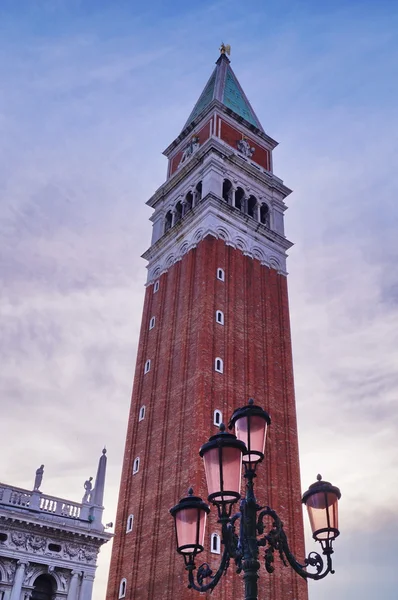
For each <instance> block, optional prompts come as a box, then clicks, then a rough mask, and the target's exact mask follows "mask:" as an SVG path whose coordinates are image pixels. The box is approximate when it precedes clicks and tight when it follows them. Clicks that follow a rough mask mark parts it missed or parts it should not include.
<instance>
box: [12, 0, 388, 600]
mask: <svg viewBox="0 0 398 600" xmlns="http://www.w3.org/2000/svg"><path fill="white" fill-rule="evenodd" d="M169 4H171V3H169ZM397 30H398V6H396V5H395V3H394V2H392V1H389V2H386V1H384V2H383V1H379V2H377V3H374V2H370V1H368V2H366V1H350V2H349V3H348V2H343V1H334V2H329V1H324V2H319V1H318V0H316V1H315V0H314V1H303V2H298V1H294V0H291V1H287V0H286V1H279V2H277V1H276V0H275V1H268V2H264V1H262V2H260V1H254V2H251V3H250V4H249V5H248V4H243V3H242V2H238V1H235V0H231V1H229V2H206V1H204V2H201V3H193V2H174V3H172V6H168V5H167V4H166V3H161V2H152V3H150V4H149V5H148V6H142V5H141V4H138V3H132V2H127V1H126V2H122V1H120V0H118V1H117V2H112V3H110V2H104V1H95V2H94V1H91V2H90V1H86V2H83V1H78V0H58V1H57V0H47V1H45V0H37V1H35V0H31V1H29V2H28V1H23V0H20V1H19V2H18V3H16V2H11V1H4V0H3V1H1V2H0V78H1V81H2V86H1V90H0V133H1V136H0V195H1V202H0V234H1V238H2V242H1V251H0V252H1V254H0V292H1V299H2V300H1V303H0V360H1V364H2V367H3V368H2V375H1V377H0V394H1V398H2V403H3V405H4V406H5V408H6V411H3V420H4V431H6V432H7V433H6V435H5V437H4V441H5V443H4V447H6V448H7V451H4V450H3V452H2V455H1V459H0V461H1V476H0V479H1V480H3V481H7V482H10V483H14V484H15V485H19V486H22V487H24V486H27V487H30V486H31V485H32V481H33V476H34V471H35V469H36V468H37V466H38V465H40V464H41V463H42V462H44V463H45V465H46V470H45V478H44V483H43V490H44V491H45V492H48V493H52V494H55V495H59V496H66V497H68V496H70V497H71V498H75V499H77V500H78V499H80V497H81V496H82V495H83V491H84V490H83V483H84V481H85V479H87V476H88V475H91V474H94V472H95V468H96V461H97V458H98V455H99V453H100V450H101V448H102V445H103V444H104V442H105V443H106V444H107V447H108V455H109V473H108V487H107V496H106V506H107V521H110V520H113V519H114V516H115V506H116V501H117V492H118V485H119V477H120V463H121V456H122V452H123V444H124V433H125V423H126V418H127V412H128V406H129V399H130V393H131V382H132V374H133V368H134V360H135V352H136V345H137V340H138V333H139V326H140V319H141V307H142V299H143V289H144V283H145V276H146V273H145V264H144V261H143V260H142V259H141V258H140V255H141V254H142V252H143V251H144V250H145V249H146V248H147V247H148V245H149V242H150V233H151V232H150V223H149V221H148V219H149V216H150V210H149V209H148V207H146V206H145V201H146V200H147V199H148V198H149V197H150V196H151V195H152V193H153V192H154V191H155V189H156V188H157V187H158V186H159V185H160V184H161V183H162V182H163V180H164V178H165V174H166V161H165V158H164V157H163V156H162V154H161V153H162V151H163V149H164V148H166V147H167V146H168V144H169V143H170V142H171V141H172V140H173V139H174V138H175V137H176V136H177V135H178V134H179V132H180V130H181V127H182V126H183V124H184V122H185V120H186V118H187V116H188V115H189V113H190V111H191V110H192V107H193V105H194V104H195V102H196V100H197V98H198V96H199V95H200V92H201V90H202V87H203V86H204V85H205V83H206V81H207V79H208V77H209V75H210V73H211V71H212V69H213V66H214V62H215V60H216V59H217V57H218V48H219V45H220V42H221V41H222V40H223V41H224V42H225V43H230V44H231V45H232V55H231V59H232V67H233V69H234V71H235V73H236V75H237V76H238V79H239V81H240V83H241V84H242V86H243V88H244V90H245V92H246V94H247V96H248V97H249V99H250V101H251V103H252V105H253V107H254V110H255V111H256V113H257V115H258V117H259V119H260V120H261V122H262V125H263V127H264V129H265V130H266V131H267V133H269V135H271V136H272V137H274V138H275V139H277V140H278V141H279V142H280V146H279V147H278V148H277V149H276V151H275V153H274V166H275V172H276V174H277V175H278V176H279V177H281V178H283V179H284V181H285V183H286V184H287V185H288V186H289V187H291V188H293V190H294V193H293V194H292V195H291V196H290V197H289V198H288V205H289V210H288V211H287V213H286V232H287V236H288V238H289V239H291V240H292V241H294V242H295V246H294V247H293V249H292V250H291V251H290V258H289V262H288V268H289V271H290V275H289V289H290V303H291V319H292V334H293V346H294V360H295V379H296V393H297V407H298V416H299V426H300V447H301V466H302V481H303V488H306V487H307V486H308V485H309V484H310V483H311V482H312V481H313V479H314V476H315V475H316V474H317V473H318V472H319V471H320V472H321V473H322V474H323V476H324V477H325V478H327V479H330V480H331V481H332V482H333V483H334V484H336V485H339V486H340V487H341V489H342V492H343V498H342V502H341V530H342V534H341V537H340V538H339V539H338V540H337V541H336V545H335V546H336V554H335V562H336V574H335V575H334V576H333V577H329V578H327V579H326V580H325V581H322V582H317V583H316V584H314V585H313V586H311V596H310V597H311V600H314V599H315V598H316V599H317V600H331V599H332V598H339V600H351V599H352V598H361V600H370V599H372V600H373V598H374V596H375V594H383V596H384V598H386V599H387V600H388V599H389V598H391V599H393V598H395V597H396V589H397V583H398V581H397V576H396V568H395V567H396V559H395V558H394V555H395V554H396V550H395V544H396V537H397V533H398V512H397V508H396V506H397V496H398V491H397V485H396V480H397V469H398V450H397V443H396V439H397V433H398V416H397V400H398V398H397V396H398V375H397V366H398V339H397V338H398V333H397V332H398V308H397V296H398V284H397V268H396V264H397V258H398V256H397V254H398V251H397V242H396V229H397V225H396V224H397V216H398V214H397V213H398V209H397V203H396V198H397V192H398V190H397V175H396V170H397V162H398V161H397V158H398V156H397V154H398V151H397V125H398V123H397V121H398V119H397V108H396V106H397V92H398V89H397V88H398V83H397V77H396V73H397V69H398V64H397V63H398V42H397V35H396V31H397ZM2 439H3V438H2ZM21 439H24V440H25V443H26V445H27V447H29V453H25V452H24V453H21V441H20V440H21ZM307 546H308V550H310V549H313V546H312V544H311V542H310V540H309V542H308V544H307ZM109 550H110V549H109V548H107V549H106V550H104V552H103V553H102V556H101V562H100V567H99V571H98V577H97V583H96V592H95V594H96V595H95V598H96V599H97V598H98V599H99V600H101V598H104V593H105V592H104V589H105V582H106V578H107V569H108V562H107V561H108V560H109Z"/></svg>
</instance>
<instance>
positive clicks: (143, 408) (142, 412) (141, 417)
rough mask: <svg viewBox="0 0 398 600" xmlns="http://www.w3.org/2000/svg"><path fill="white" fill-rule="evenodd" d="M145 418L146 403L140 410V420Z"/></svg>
mask: <svg viewBox="0 0 398 600" xmlns="http://www.w3.org/2000/svg"><path fill="white" fill-rule="evenodd" d="M144 419H145V405H143V406H141V408H140V412H139V415H138V420H139V421H143V420H144Z"/></svg>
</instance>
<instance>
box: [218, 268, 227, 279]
mask: <svg viewBox="0 0 398 600" xmlns="http://www.w3.org/2000/svg"><path fill="white" fill-rule="evenodd" d="M217 279H219V280H220V281H225V273H224V270H223V269H220V268H218V269H217Z"/></svg>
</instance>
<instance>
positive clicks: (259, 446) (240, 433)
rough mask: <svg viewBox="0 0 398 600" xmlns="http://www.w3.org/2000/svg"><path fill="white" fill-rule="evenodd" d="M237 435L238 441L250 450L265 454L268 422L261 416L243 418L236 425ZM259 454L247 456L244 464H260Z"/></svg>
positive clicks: (244, 458)
mask: <svg viewBox="0 0 398 600" xmlns="http://www.w3.org/2000/svg"><path fill="white" fill-rule="evenodd" d="M249 419H250V448H249V422H248V421H249ZM235 434H236V437H237V438H238V440H241V441H242V442H244V443H245V444H246V447H247V449H248V450H250V451H252V450H255V451H256V452H261V454H264V450H265V438H266V435H267V421H266V420H265V419H263V418H262V417H259V416H251V417H242V418H241V419H238V420H237V421H236V423H235ZM260 458H261V457H260V456H259V455H258V454H251V452H249V453H248V454H245V455H244V456H243V461H244V462H252V463H255V462H258V461H259V460H260Z"/></svg>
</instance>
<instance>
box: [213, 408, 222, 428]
mask: <svg viewBox="0 0 398 600" xmlns="http://www.w3.org/2000/svg"><path fill="white" fill-rule="evenodd" d="M213 423H214V425H217V427H220V425H221V423H222V412H221V410H218V409H216V410H215V411H214V415H213Z"/></svg>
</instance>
